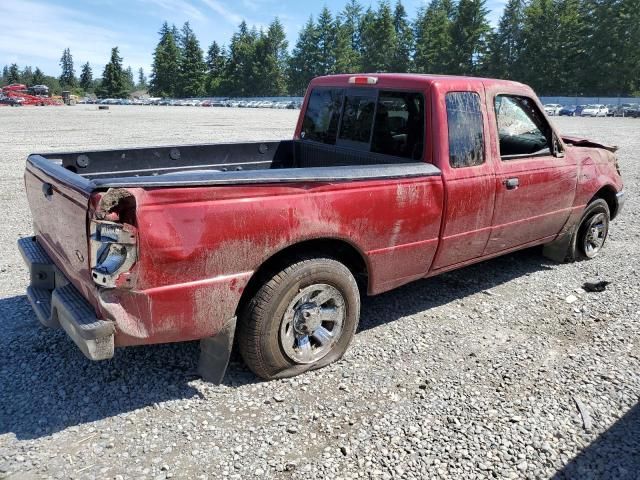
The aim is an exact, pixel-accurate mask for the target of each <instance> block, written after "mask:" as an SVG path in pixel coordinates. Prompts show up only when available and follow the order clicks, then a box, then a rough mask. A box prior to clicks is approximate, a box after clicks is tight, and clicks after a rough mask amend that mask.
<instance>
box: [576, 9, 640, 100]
mask: <svg viewBox="0 0 640 480" xmlns="http://www.w3.org/2000/svg"><path fill="white" fill-rule="evenodd" d="M580 15H581V18H582V19H584V21H585V23H586V25H585V26H586V31H587V32H588V33H587V35H585V38H584V39H583V41H584V43H585V44H586V52H585V54H584V56H583V64H582V65H581V66H582V67H583V77H582V80H583V81H582V82H581V83H583V85H585V86H586V87H587V89H588V91H589V92H592V93H594V94H599V95H620V94H631V93H634V92H638V90H639V89H640V48H639V47H638V46H639V45H640V6H639V5H638V1H637V0H597V1H596V0H583V2H582V11H581V12H580ZM589 60H591V61H589ZM603 72H606V74H603Z"/></svg>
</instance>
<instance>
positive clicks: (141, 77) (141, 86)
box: [136, 67, 148, 90]
mask: <svg viewBox="0 0 640 480" xmlns="http://www.w3.org/2000/svg"><path fill="white" fill-rule="evenodd" d="M147 86H148V85H147V76H146V75H145V74H144V69H143V68H142V67H140V68H139V69H138V84H137V85H136V88H137V89H138V90H146V89H147Z"/></svg>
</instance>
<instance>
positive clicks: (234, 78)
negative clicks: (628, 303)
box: [220, 21, 258, 97]
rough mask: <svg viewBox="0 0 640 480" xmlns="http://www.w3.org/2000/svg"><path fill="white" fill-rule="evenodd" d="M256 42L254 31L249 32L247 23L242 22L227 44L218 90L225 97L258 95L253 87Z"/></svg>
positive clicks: (256, 36) (256, 34)
mask: <svg viewBox="0 0 640 480" xmlns="http://www.w3.org/2000/svg"><path fill="white" fill-rule="evenodd" d="M257 40H258V33H257V32H256V31H255V29H253V30H251V31H250V30H249V27H248V26H247V23H246V22H245V21H242V22H241V23H240V26H239V27H238V32H236V33H234V34H233V36H232V37H231V42H230V43H229V55H228V61H227V62H226V65H225V71H224V75H223V78H222V82H221V84H220V90H221V91H222V92H224V94H225V95H231V96H239V97H247V96H253V95H256V94H257V93H258V92H256V90H255V88H254V87H253V84H254V67H253V60H254V58H255V51H256V42H257Z"/></svg>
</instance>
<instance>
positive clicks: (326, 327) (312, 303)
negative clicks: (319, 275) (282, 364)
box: [280, 284, 345, 364]
mask: <svg viewBox="0 0 640 480" xmlns="http://www.w3.org/2000/svg"><path fill="white" fill-rule="evenodd" d="M344 319H345V301H344V297H343V296H342V294H341V293H340V291H339V290H338V289H337V288H335V287H332V286H331V285H327V284H315V285H311V286H308V287H306V288H303V289H302V290H300V292H298V294H297V295H296V296H295V297H294V298H293V300H291V302H290V303H289V305H288V306H287V309H286V311H285V313H284V316H283V318H282V323H281V325H280V344H281V346H282V349H283V350H284V353H285V354H286V355H287V357H289V358H290V359H291V360H293V361H294V362H296V363H300V364H308V363H314V362H317V361H318V360H320V359H321V358H323V357H324V356H325V355H327V354H328V353H329V352H330V351H331V349H332V348H333V346H334V345H335V344H336V342H337V341H338V340H339V339H340V335H341V334H342V329H343V325H344Z"/></svg>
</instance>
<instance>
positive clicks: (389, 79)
mask: <svg viewBox="0 0 640 480" xmlns="http://www.w3.org/2000/svg"><path fill="white" fill-rule="evenodd" d="M352 77H372V78H375V79H377V80H376V83H375V84H372V85H371V86H372V87H376V88H390V87H393V88H399V87H400V88H424V87H425V86H427V85H443V84H447V85H450V84H455V85H468V86H469V87H471V86H473V87H478V86H480V85H485V86H486V85H502V86H505V87H510V88H516V89H526V90H529V91H530V87H528V86H527V85H525V84H523V83H520V82H514V81H512V80H500V79H496V78H482V77H465V76H461V75H437V74H423V73H349V74H339V75H326V76H324V77H317V78H314V79H313V80H312V81H311V83H310V85H309V86H310V87H312V86H322V85H324V86H348V85H349V79H350V78H352ZM358 86H367V85H358Z"/></svg>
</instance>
